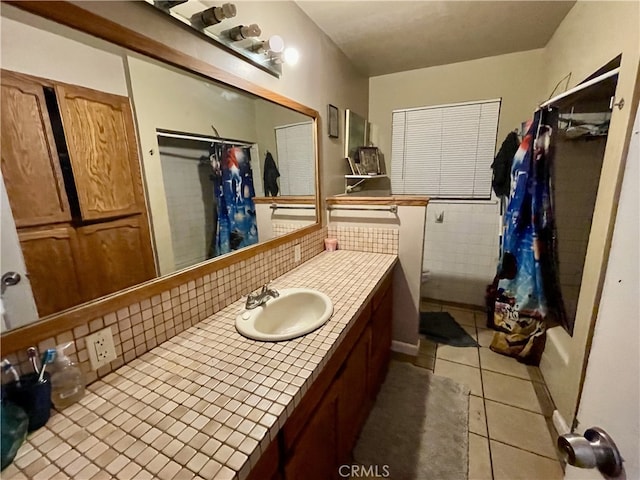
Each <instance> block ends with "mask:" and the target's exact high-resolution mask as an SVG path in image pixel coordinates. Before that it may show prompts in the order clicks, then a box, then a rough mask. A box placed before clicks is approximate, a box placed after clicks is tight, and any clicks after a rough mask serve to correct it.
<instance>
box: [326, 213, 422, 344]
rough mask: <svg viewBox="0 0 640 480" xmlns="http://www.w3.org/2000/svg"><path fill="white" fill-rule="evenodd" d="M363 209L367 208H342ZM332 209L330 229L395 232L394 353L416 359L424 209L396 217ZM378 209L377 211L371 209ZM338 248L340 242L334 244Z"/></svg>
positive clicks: (329, 216)
mask: <svg viewBox="0 0 640 480" xmlns="http://www.w3.org/2000/svg"><path fill="white" fill-rule="evenodd" d="M350 206H352V207H354V208H366V207H367V205H348V206H346V205H345V206H344V207H350ZM337 208H338V209H334V210H331V211H328V212H327V216H328V217H327V218H328V219H329V222H330V223H329V225H330V226H336V227H371V228H392V229H397V230H398V232H399V233H398V235H399V243H398V264H397V265H396V269H395V272H394V277H393V295H394V297H393V340H394V347H393V348H394V349H397V350H400V351H403V352H404V353H408V354H413V355H416V354H417V353H418V342H419V337H418V327H419V322H420V313H419V311H420V277H421V273H422V272H421V265H422V252H423V244H424V222H425V212H426V208H425V207H424V206H398V213H397V214H393V213H389V212H374V211H356V210H349V209H348V208H347V209H345V210H340V209H339V208H342V207H340V206H338V207H337ZM374 208H381V207H374ZM338 248H340V242H338Z"/></svg>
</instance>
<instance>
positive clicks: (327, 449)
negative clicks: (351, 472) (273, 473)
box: [284, 382, 340, 480]
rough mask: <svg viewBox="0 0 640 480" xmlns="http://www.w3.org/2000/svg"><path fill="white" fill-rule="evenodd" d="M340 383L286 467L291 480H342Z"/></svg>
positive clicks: (330, 393) (297, 446) (310, 422)
mask: <svg viewBox="0 0 640 480" xmlns="http://www.w3.org/2000/svg"><path fill="white" fill-rule="evenodd" d="M339 385H340V382H335V383H334V384H333V386H332V387H331V388H330V389H329V390H328V392H327V393H326V395H325V396H324V398H323V399H322V401H321V402H320V404H319V405H318V407H317V408H316V410H315V411H314V414H313V416H312V417H311V419H310V420H309V422H308V423H307V425H306V427H305V428H304V430H303V431H302V433H301V434H300V436H299V437H298V441H297V442H296V444H295V446H294V447H293V450H292V452H291V457H290V458H289V460H288V462H287V463H286V464H285V467H284V472H285V478H286V479H287V480H299V479H301V478H304V479H305V480H331V479H333V478H337V477H338V452H337V444H338V442H337V440H338V436H337V418H338V409H337V407H338V393H339Z"/></svg>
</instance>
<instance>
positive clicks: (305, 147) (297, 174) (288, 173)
mask: <svg viewBox="0 0 640 480" xmlns="http://www.w3.org/2000/svg"><path fill="white" fill-rule="evenodd" d="M275 130H276V147H277V149H278V153H277V159H276V161H277V163H278V171H279V172H280V179H279V180H280V195H313V194H314V193H315V178H316V177H315V172H316V169H315V164H316V163H315V158H314V151H315V150H314V146H313V123H311V122H305V123H297V124H294V125H285V126H282V127H276V129H275Z"/></svg>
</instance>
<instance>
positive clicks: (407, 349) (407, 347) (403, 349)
mask: <svg viewBox="0 0 640 480" xmlns="http://www.w3.org/2000/svg"><path fill="white" fill-rule="evenodd" d="M391 350H392V351H393V352H398V353H404V354H405V355H412V356H414V357H417V356H418V351H419V350H420V344H419V343H418V344H416V345H413V344H411V343H405V342H399V341H397V340H392V341H391Z"/></svg>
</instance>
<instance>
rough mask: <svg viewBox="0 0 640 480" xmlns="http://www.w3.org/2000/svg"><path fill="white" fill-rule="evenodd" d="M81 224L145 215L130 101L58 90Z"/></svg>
mask: <svg viewBox="0 0 640 480" xmlns="http://www.w3.org/2000/svg"><path fill="white" fill-rule="evenodd" d="M56 94H57V97H58V104H59V106H60V114H61V116H62V123H63V125H64V131H65V138H66V141H67V148H68V150H69V157H70V161H71V167H72V169H73V176H74V178H75V184H76V190H77V192H78V202H79V204H80V213H81V215H82V219H83V220H98V219H106V218H113V217H118V216H125V215H131V214H136V213H140V212H142V211H143V210H144V197H143V193H142V179H141V175H140V162H139V160H138V148H137V144H136V136H135V129H134V126H133V116H132V114H131V107H130V105H129V99H128V98H127V97H122V96H119V95H112V94H108V93H104V92H98V91H96V90H90V89H88V88H82V87H76V86H72V85H56Z"/></svg>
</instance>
